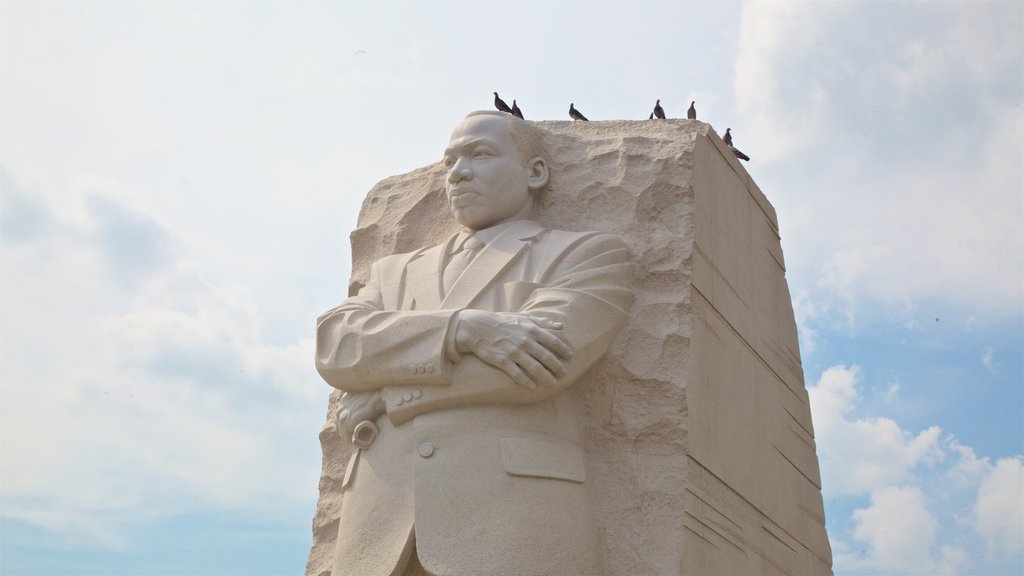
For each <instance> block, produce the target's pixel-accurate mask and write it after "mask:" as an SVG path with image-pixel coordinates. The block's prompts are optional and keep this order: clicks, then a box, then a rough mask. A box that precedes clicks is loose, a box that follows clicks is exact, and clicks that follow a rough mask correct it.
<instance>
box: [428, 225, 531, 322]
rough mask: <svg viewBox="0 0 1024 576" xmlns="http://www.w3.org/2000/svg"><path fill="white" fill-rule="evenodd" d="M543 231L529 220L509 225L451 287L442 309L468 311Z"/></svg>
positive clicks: (481, 251)
mask: <svg viewBox="0 0 1024 576" xmlns="http://www.w3.org/2000/svg"><path fill="white" fill-rule="evenodd" d="M541 230H543V228H541V227H540V225H539V224H537V223H536V222H533V221H530V220H516V221H514V222H511V223H509V224H508V226H506V227H505V229H504V230H502V231H501V232H500V233H499V234H498V236H496V237H495V238H494V239H493V240H491V241H490V242H488V243H487V245H486V246H484V247H483V248H482V249H481V250H480V254H479V255H477V257H476V259H475V260H473V262H472V263H471V264H470V265H469V267H468V268H466V270H465V271H464V272H463V273H462V276H460V277H459V279H458V280H456V281H455V283H454V284H453V285H452V288H451V290H449V292H448V294H447V295H446V296H445V297H444V299H443V301H442V302H441V305H440V308H442V309H452V308H466V307H468V306H469V305H470V304H472V303H473V300H474V299H476V297H477V296H479V295H480V293H481V292H483V291H484V289H486V288H487V287H489V286H490V285H491V284H492V283H493V282H494V281H495V280H496V279H497V278H498V277H499V276H500V275H501V272H502V270H504V269H505V267H506V266H508V264H509V263H510V262H511V261H512V260H513V259H514V258H515V257H516V256H518V255H519V254H520V253H521V252H522V251H523V250H525V249H526V246H527V245H528V244H529V243H530V241H531V240H532V239H533V238H534V237H535V236H537V234H539V233H540V232H541Z"/></svg>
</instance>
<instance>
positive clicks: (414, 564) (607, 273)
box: [316, 112, 633, 576]
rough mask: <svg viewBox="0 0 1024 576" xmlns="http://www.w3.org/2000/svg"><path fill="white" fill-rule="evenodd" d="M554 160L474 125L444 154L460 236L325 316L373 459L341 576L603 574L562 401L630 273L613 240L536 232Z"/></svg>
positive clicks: (344, 530) (403, 261) (532, 144)
mask: <svg viewBox="0 0 1024 576" xmlns="http://www.w3.org/2000/svg"><path fill="white" fill-rule="evenodd" d="M544 158H545V153H544V147H543V132H542V131H541V130H540V129H539V128H537V127H535V126H533V125H531V124H530V123H528V122H525V121H522V120H519V119H518V118H515V117H513V116H512V115H509V114H504V113H501V112H475V113H472V114H470V115H469V116H467V117H466V118H465V120H463V121H462V122H461V123H460V124H459V125H458V126H457V127H456V128H455V131H454V132H453V133H452V136H451V141H450V142H449V145H448V148H447V149H446V150H445V154H444V163H445V166H446V167H447V177H446V180H445V182H446V185H445V186H446V193H447V199H448V204H449V207H450V208H451V210H452V213H453V215H454V217H455V220H456V221H457V222H458V223H459V224H460V225H461V226H462V227H463V228H464V230H463V231H462V232H460V233H458V234H456V235H454V236H452V237H451V238H449V239H448V240H447V241H445V242H443V243H442V244H440V245H437V246H432V247H425V248H422V249H419V250H416V251H414V252H410V253H408V254H396V255H392V256H388V257H386V258H383V259H381V260H379V261H377V262H375V263H374V264H373V266H372V268H371V271H370V278H369V281H368V283H367V284H366V286H364V287H363V288H362V289H360V290H359V293H358V294H357V295H356V296H352V297H350V298H348V299H347V300H345V301H344V302H343V303H342V304H341V305H340V306H338V307H336V308H334V309H332V310H330V311H328V312H327V313H325V314H324V315H322V316H321V317H320V318H319V319H318V321H317V344H316V348H317V349H316V366H317V370H318V371H319V372H320V374H321V376H322V377H323V378H324V380H326V381H327V383H328V384H330V385H331V386H334V387H335V388H339V389H341V390H343V391H345V395H344V396H343V397H342V400H341V402H342V406H341V411H340V413H339V419H338V425H339V429H341V430H342V431H343V435H346V436H347V437H351V438H353V441H354V442H355V443H356V445H357V446H359V449H358V452H357V454H356V456H355V457H354V458H353V459H352V461H351V463H350V464H349V469H348V471H347V472H346V476H345V484H344V488H343V490H344V492H343V501H342V507H341V518H340V523H339V528H338V540H337V545H336V549H335V550H336V551H335V562H334V570H333V576H391V575H413V574H428V575H433V576H505V575H508V576H512V575H515V576H527V575H534V576H555V575H559V576H565V575H570V574H571V575H593V574H600V573H601V568H600V559H599V553H598V542H597V534H596V524H595V522H594V519H593V514H592V510H591V506H590V496H589V489H588V483H587V474H586V466H585V461H584V451H583V447H582V444H581V443H582V440H581V430H580V417H581V415H580V414H579V412H580V411H581V407H580V406H577V405H576V404H575V402H573V400H572V398H571V397H570V395H568V394H563V392H564V391H565V390H566V389H567V388H568V387H569V386H572V385H573V384H574V383H576V382H577V381H579V380H580V377H581V376H583V375H584V374H586V373H587V371H588V369H589V368H590V367H591V366H593V365H594V364H595V363H596V362H597V361H598V360H599V359H600V358H601V357H602V356H603V355H604V353H605V352H606V351H607V349H608V346H609V345H610V343H611V341H612V340H613V339H614V338H615V336H616V334H617V330H618V329H619V328H620V327H621V325H622V323H623V322H624V320H625V319H626V317H627V314H628V310H629V306H630V304H631V302H632V300H633V291H632V281H633V269H632V264H631V262H630V257H629V253H628V251H627V249H626V246H625V244H624V243H623V242H622V241H621V240H619V239H618V238H617V237H615V236H612V235H609V234H601V233H597V232H583V233H580V232H568V231H562V230H549V229H545V228H544V227H542V226H540V225H539V224H538V223H536V222H534V221H533V220H532V219H531V217H532V214H533V210H534V205H535V203H536V201H537V195H538V194H541V193H542V191H543V190H544V188H545V186H546V184H547V182H548V164H547V162H546V161H545V159H544ZM367 430H370V431H371V432H370V433H366V432H367Z"/></svg>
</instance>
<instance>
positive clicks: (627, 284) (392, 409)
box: [384, 234, 633, 424]
mask: <svg viewBox="0 0 1024 576" xmlns="http://www.w3.org/2000/svg"><path fill="white" fill-rule="evenodd" d="M505 288H506V292H507V293H508V294H509V298H515V297H516V296H515V293H517V292H518V293H522V294H523V296H522V297H521V298H520V299H519V301H522V302H523V304H521V305H520V306H517V307H516V308H515V309H514V310H513V311H517V312H522V313H527V314H532V315H536V316H543V317H545V318H549V319H552V320H555V321H558V322H562V324H563V326H564V327H563V329H562V330H560V331H558V332H556V334H558V336H560V337H561V338H563V339H564V340H565V341H566V342H567V343H568V344H569V345H570V346H571V347H572V349H573V352H574V355H573V358H572V359H571V360H569V361H568V362H567V364H566V368H567V373H566V374H565V375H564V376H562V377H561V378H559V379H558V381H557V384H556V385H555V386H553V387H541V386H538V387H537V388H536V389H534V390H530V389H527V388H523V387H522V386H519V385H517V384H516V383H515V382H513V381H512V379H511V378H509V377H508V376H507V375H506V374H505V373H504V372H503V371H501V370H499V369H497V368H494V367H492V366H490V365H488V364H486V363H484V362H483V361H481V360H480V359H478V358H477V357H476V356H473V355H464V356H462V358H461V360H460V361H459V362H458V363H455V364H451V365H449V368H448V369H449V370H450V372H449V373H448V374H447V378H448V381H449V382H450V385H449V386H446V387H420V386H418V385H417V384H416V383H410V385H398V386H386V387H385V388H384V400H385V403H386V404H387V411H388V417H389V418H390V419H391V421H392V422H393V423H394V424H401V423H402V422H404V421H406V420H408V419H410V418H412V417H414V416H416V415H418V414H422V413H425V412H430V411H434V410H439V409H444V408H450V407H454V406H464V405H470V404H483V403H512V404H526V403H532V402H538V401H541V400H544V399H547V398H550V397H552V396H554V395H556V394H558V393H560V392H561V391H563V390H564V389H566V388H568V387H569V386H571V385H572V384H573V383H575V382H576V381H577V380H578V379H579V377H580V376H582V375H583V374H584V373H585V372H586V371H587V370H589V369H590V368H591V367H592V366H593V365H594V364H595V363H597V361H598V360H600V359H601V357H602V356H604V354H605V352H607V350H608V347H609V346H610V345H611V342H612V341H613V340H614V339H615V337H616V336H617V335H618V329H619V328H620V327H621V326H622V324H623V323H624V321H625V320H626V318H627V317H628V310H629V307H630V305H631V304H632V301H633V265H632V262H631V260H630V257H629V251H628V249H627V248H626V245H625V244H624V243H623V242H622V240H620V239H619V238H618V237H615V236H611V235H608V234H592V235H586V236H582V237H580V238H579V239H578V240H577V241H576V242H574V243H573V244H571V245H570V246H569V247H568V248H566V249H565V250H564V251H563V252H562V253H561V254H559V255H558V256H557V257H556V258H555V259H554V261H553V263H552V265H551V266H550V267H549V269H548V271H547V272H546V273H545V274H544V275H543V276H542V277H541V278H538V282H536V283H531V282H512V283H509V284H506V285H505Z"/></svg>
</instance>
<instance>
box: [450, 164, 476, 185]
mask: <svg viewBox="0 0 1024 576" xmlns="http://www.w3.org/2000/svg"><path fill="white" fill-rule="evenodd" d="M472 177H473V171H472V170H470V169H469V167H467V166H462V165H460V164H458V163H456V164H455V166H452V169H451V171H449V172H448V182H450V183H452V184H456V183H458V182H462V181H463V180H469V179H470V178H472Z"/></svg>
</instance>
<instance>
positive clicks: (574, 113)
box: [569, 102, 589, 122]
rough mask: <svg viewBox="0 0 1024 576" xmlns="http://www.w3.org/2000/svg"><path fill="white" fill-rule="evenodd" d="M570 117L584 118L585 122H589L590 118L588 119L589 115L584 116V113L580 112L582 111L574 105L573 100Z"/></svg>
mask: <svg viewBox="0 0 1024 576" xmlns="http://www.w3.org/2000/svg"><path fill="white" fill-rule="evenodd" d="M569 118H572V119H573V120H583V121H584V122H589V120H587V117H586V116H584V115H583V114H580V111H579V110H577V109H576V106H574V105H573V103H572V102H570V103H569Z"/></svg>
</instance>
